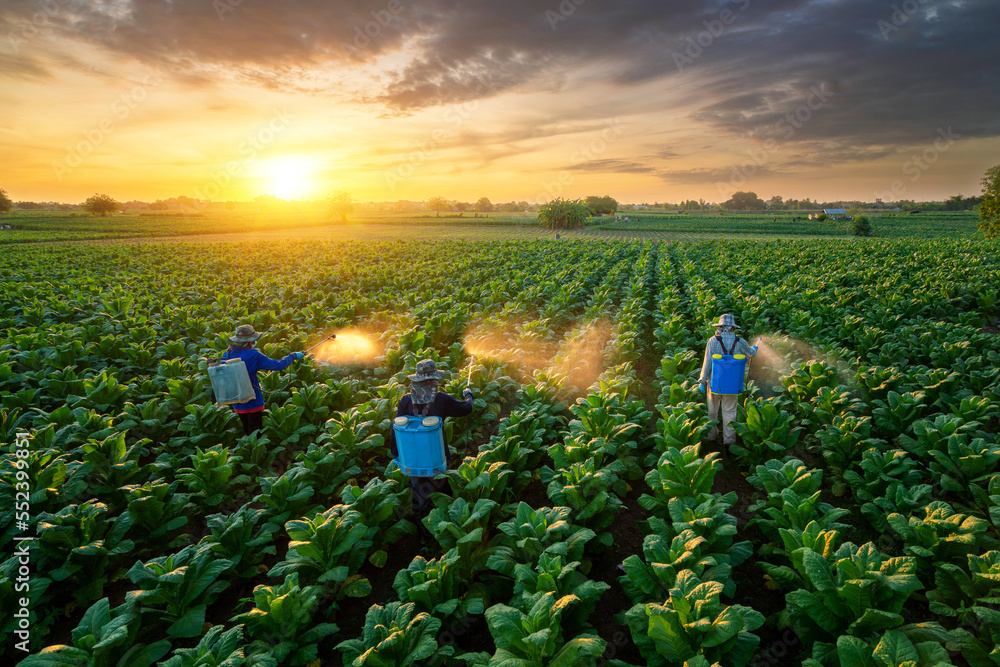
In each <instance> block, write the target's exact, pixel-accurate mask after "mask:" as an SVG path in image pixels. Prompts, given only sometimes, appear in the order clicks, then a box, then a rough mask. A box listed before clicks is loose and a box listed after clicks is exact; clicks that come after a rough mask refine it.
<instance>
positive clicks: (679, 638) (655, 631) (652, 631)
mask: <svg viewBox="0 0 1000 667" xmlns="http://www.w3.org/2000/svg"><path fill="white" fill-rule="evenodd" d="M647 613H650V612H649V610H648V609H647ZM646 634H647V635H649V638H650V639H652V640H653V642H654V643H655V644H656V652H657V653H659V654H660V655H662V656H663V657H664V658H666V660H667V661H668V662H684V661H685V660H687V659H688V658H690V657H692V656H693V655H694V654H695V652H694V650H692V648H691V646H690V645H689V644H688V640H687V636H686V634H685V633H684V628H683V627H682V626H681V624H680V621H679V620H678V619H677V613H676V612H674V611H672V610H665V611H663V612H662V613H653V614H651V615H650V617H649V629H648V630H647V632H646Z"/></svg>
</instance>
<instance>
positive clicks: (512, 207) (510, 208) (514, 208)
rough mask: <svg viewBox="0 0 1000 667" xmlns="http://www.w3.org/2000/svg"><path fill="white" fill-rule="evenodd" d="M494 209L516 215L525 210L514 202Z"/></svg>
mask: <svg viewBox="0 0 1000 667" xmlns="http://www.w3.org/2000/svg"><path fill="white" fill-rule="evenodd" d="M496 208H497V209H499V210H500V211H502V212H504V213H518V212H520V211H523V210H524V209H525V207H524V206H521V205H520V204H518V203H517V202H516V201H509V202H507V203H506V204H500V205H499V206H497V207H496Z"/></svg>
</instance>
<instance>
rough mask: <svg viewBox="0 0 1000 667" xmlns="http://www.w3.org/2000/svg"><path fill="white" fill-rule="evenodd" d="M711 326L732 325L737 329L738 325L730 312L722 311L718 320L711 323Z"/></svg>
mask: <svg viewBox="0 0 1000 667" xmlns="http://www.w3.org/2000/svg"><path fill="white" fill-rule="evenodd" d="M712 326H713V327H732V328H734V329H739V328H740V325H738V324H736V318H735V317H733V316H732V315H731V314H730V313H723V315H722V316H721V317H720V318H719V321H718V322H716V323H715V324H713V325H712Z"/></svg>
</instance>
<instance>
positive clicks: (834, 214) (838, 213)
mask: <svg viewBox="0 0 1000 667" xmlns="http://www.w3.org/2000/svg"><path fill="white" fill-rule="evenodd" d="M823 212H824V213H826V217H827V219H829V220H840V219H841V218H846V217H847V210H846V209H842V208H824V209H823Z"/></svg>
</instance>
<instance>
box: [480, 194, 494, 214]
mask: <svg viewBox="0 0 1000 667" xmlns="http://www.w3.org/2000/svg"><path fill="white" fill-rule="evenodd" d="M493 208H494V207H493V202H491V201H490V200H489V199H488V198H486V197H480V198H479V201H477V202H476V213H489V212H490V211H492V210H493Z"/></svg>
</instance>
